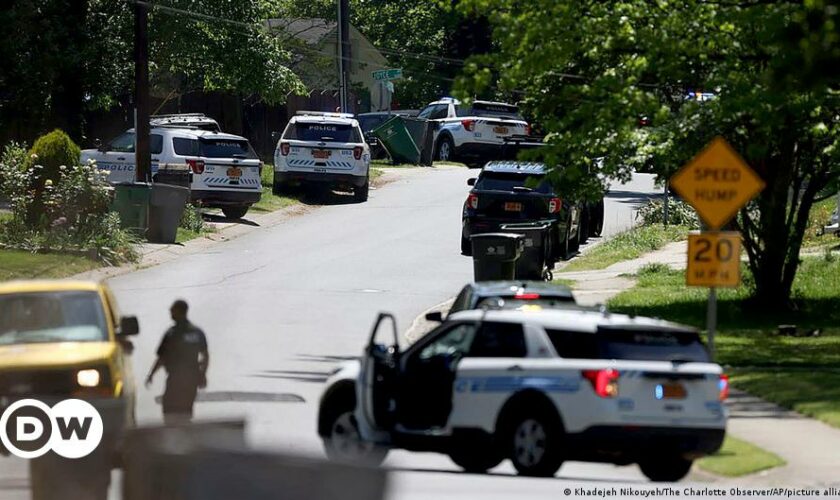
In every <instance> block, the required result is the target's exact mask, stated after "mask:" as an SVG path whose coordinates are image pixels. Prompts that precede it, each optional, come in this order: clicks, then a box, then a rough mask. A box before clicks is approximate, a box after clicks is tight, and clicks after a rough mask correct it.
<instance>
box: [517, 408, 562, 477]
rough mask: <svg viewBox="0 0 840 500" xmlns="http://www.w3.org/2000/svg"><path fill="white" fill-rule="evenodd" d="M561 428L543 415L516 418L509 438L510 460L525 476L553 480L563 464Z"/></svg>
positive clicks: (553, 420)
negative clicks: (550, 478)
mask: <svg viewBox="0 0 840 500" xmlns="http://www.w3.org/2000/svg"><path fill="white" fill-rule="evenodd" d="M562 434H563V431H562V427H561V425H560V424H559V422H557V421H556V420H555V419H553V418H551V417H549V416H547V415H546V414H544V413H537V414H531V415H528V414H522V415H521V416H520V417H518V418H514V419H513V421H512V425H511V426H510V435H509V436H508V440H509V446H510V460H511V462H513V466H514V467H515V468H516V470H517V472H519V474H520V475H523V476H534V477H551V476H553V475H554V474H555V473H556V472H557V470H558V469H560V466H561V465H562V464H563V457H562V455H561V450H560V444H561V441H562Z"/></svg>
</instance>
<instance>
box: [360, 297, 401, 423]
mask: <svg viewBox="0 0 840 500" xmlns="http://www.w3.org/2000/svg"><path fill="white" fill-rule="evenodd" d="M387 323H390V325H391V327H390V329H391V338H390V339H388V338H387V337H388V334H387V330H388V327H387ZM382 330H385V332H383V331H382ZM397 335H398V334H397V320H396V318H394V315H393V314H389V313H379V316H378V317H377V318H376V323H374V325H373V329H372V330H371V333H370V340H369V341H368V345H367V347H366V348H365V353H364V356H362V367H361V368H362V369H361V383H360V384H357V387H358V390H359V394H357V395H356V396H357V399H358V401H360V402H361V403H362V404H361V405H360V406H359V408H361V410H362V411H363V412H364V415H363V417H364V419H365V420H366V421H367V422H368V423H369V424H370V426H371V427H372V428H373V429H375V430H380V431H387V430H390V429H392V428H393V426H394V416H395V413H396V402H395V397H396V386H397V373H398V370H399V368H398V367H399V363H398V358H399V355H400V348H399V339H398V336H397ZM381 337H384V339H383V338H381Z"/></svg>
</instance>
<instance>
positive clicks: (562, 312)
mask: <svg viewBox="0 0 840 500" xmlns="http://www.w3.org/2000/svg"><path fill="white" fill-rule="evenodd" d="M446 320H447V321H453V320H454V321H458V320H467V321H478V320H484V321H500V322H507V323H522V322H528V323H537V324H539V325H542V326H544V327H548V328H554V329H558V330H571V331H577V332H589V333H595V332H597V331H598V330H599V329H615V328H621V329H633V330H636V329H638V330H671V331H680V332H696V331H697V330H696V329H694V328H692V327H689V326H685V325H680V324H678V323H671V322H669V321H664V320H661V319H654V318H646V317H642V316H635V317H634V316H627V315H625V314H612V313H607V312H600V311H591V310H581V309H542V310H538V311H536V310H525V311H522V310H487V311H484V310H481V309H472V310H466V311H460V312H456V313H454V314H452V315H451V316H449V317H447V319H446Z"/></svg>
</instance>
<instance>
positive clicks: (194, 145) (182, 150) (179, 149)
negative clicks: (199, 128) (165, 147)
mask: <svg viewBox="0 0 840 500" xmlns="http://www.w3.org/2000/svg"><path fill="white" fill-rule="evenodd" d="M172 148H173V149H174V150H175V154H176V155H179V156H198V155H200V154H201V147H200V146H199V144H198V139H188V138H185V137H174V138H173V139H172Z"/></svg>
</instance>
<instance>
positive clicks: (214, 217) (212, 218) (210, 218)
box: [201, 213, 260, 227]
mask: <svg viewBox="0 0 840 500" xmlns="http://www.w3.org/2000/svg"><path fill="white" fill-rule="evenodd" d="M201 215H202V217H203V218H204V220H205V221H207V222H213V223H216V224H241V225H243V226H251V227H260V225H259V224H257V223H256V222H254V221H250V220H248V219H228V218H227V217H225V216H224V215H218V214H208V213H202V214H201Z"/></svg>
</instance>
